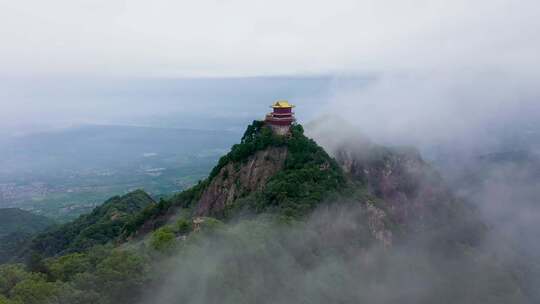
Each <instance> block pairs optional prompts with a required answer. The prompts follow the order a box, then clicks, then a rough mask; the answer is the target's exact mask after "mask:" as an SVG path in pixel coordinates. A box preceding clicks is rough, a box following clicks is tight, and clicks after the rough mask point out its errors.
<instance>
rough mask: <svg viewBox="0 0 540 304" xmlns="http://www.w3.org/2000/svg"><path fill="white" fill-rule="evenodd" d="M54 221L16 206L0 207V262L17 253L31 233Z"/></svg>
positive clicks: (44, 227) (28, 239)
mask: <svg viewBox="0 0 540 304" xmlns="http://www.w3.org/2000/svg"><path fill="white" fill-rule="evenodd" d="M52 225H54V222H53V221H52V220H50V219H48V218H46V217H44V216H40V215H36V214H33V213H31V212H28V211H24V210H21V209H17V208H5V209H0V263H2V262H5V261H7V260H9V259H10V258H12V257H13V256H14V255H16V254H17V252H18V250H19V249H20V248H22V247H24V246H25V245H26V244H27V243H28V242H29V241H30V239H31V237H32V235H34V234H36V233H38V232H41V231H44V230H45V229H46V228H48V227H51V226H52Z"/></svg>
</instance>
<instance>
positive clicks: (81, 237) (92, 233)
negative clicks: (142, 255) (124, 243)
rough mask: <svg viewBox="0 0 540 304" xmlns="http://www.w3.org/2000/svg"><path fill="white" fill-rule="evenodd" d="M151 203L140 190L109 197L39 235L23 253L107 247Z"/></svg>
mask: <svg viewBox="0 0 540 304" xmlns="http://www.w3.org/2000/svg"><path fill="white" fill-rule="evenodd" d="M153 204H155V202H154V200H153V199H152V198H151V197H150V196H149V195H148V194H146V193H145V192H144V191H142V190H137V191H134V192H131V193H128V194H126V195H124V196H115V197H112V198H110V199H108V200H107V201H106V202H105V203H103V205H101V206H99V207H96V208H95V209H94V210H93V211H92V212H91V213H90V214H86V215H81V216H80V217H79V218H78V219H76V220H74V221H73V222H70V223H67V224H64V225H62V226H59V227H57V228H55V229H52V230H51V231H48V232H46V233H42V234H40V235H38V236H37V237H36V238H34V239H33V240H32V243H31V245H30V247H29V248H28V249H27V252H26V253H25V254H26V255H27V256H28V255H30V254H33V253H37V254H39V255H42V256H55V255H58V254H65V253H69V252H81V251H84V250H86V249H89V248H91V247H92V246H95V245H100V244H106V243H108V242H110V241H112V240H115V239H116V238H117V237H118V236H120V234H121V232H122V229H123V228H124V226H125V224H126V223H127V222H128V221H130V220H131V218H132V217H133V215H134V214H136V213H137V212H138V211H140V210H143V209H144V208H145V207H148V206H150V205H153Z"/></svg>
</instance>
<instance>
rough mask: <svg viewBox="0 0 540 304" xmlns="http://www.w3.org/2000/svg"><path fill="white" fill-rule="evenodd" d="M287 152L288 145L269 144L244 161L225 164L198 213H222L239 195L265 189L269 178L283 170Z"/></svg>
mask: <svg viewBox="0 0 540 304" xmlns="http://www.w3.org/2000/svg"><path fill="white" fill-rule="evenodd" d="M287 152H288V150H287V148H286V147H269V148H267V149H265V150H262V151H257V152H256V153H255V154H254V155H252V156H250V157H248V158H247V159H246V160H245V161H242V162H231V163H228V164H227V165H225V166H224V167H223V168H221V170H220V171H219V173H218V174H217V176H215V177H214V178H213V179H212V181H211V182H210V184H209V185H208V187H207V188H206V189H205V191H204V192H203V194H202V196H201V198H200V200H199V202H198V204H197V207H196V211H195V214H196V215H198V216H206V215H214V214H219V213H220V212H221V211H223V210H224V208H225V207H226V206H227V205H230V204H231V203H233V202H234V201H235V200H236V199H238V198H239V197H242V196H243V195H245V194H249V193H252V192H256V191H261V190H263V189H264V186H265V185H266V183H267V182H268V180H269V179H270V178H271V177H272V176H274V174H276V173H277V172H279V171H280V170H281V169H283V166H284V164H285V160H286V159H287Z"/></svg>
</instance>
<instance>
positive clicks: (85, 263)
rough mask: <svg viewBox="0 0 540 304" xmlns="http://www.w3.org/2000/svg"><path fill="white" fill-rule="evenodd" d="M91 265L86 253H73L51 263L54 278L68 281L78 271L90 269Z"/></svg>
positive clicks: (50, 267)
mask: <svg viewBox="0 0 540 304" xmlns="http://www.w3.org/2000/svg"><path fill="white" fill-rule="evenodd" d="M90 267H91V264H90V261H89V259H88V257H87V256H86V254H83V253H72V254H68V255H65V256H62V257H60V258H58V259H56V260H55V261H54V262H53V263H51V264H50V266H49V269H50V272H51V274H52V275H53V277H54V278H56V279H58V280H62V281H64V282H66V281H69V280H71V279H72V278H73V276H74V275H76V274H77V273H82V272H85V271H88V270H89V269H90Z"/></svg>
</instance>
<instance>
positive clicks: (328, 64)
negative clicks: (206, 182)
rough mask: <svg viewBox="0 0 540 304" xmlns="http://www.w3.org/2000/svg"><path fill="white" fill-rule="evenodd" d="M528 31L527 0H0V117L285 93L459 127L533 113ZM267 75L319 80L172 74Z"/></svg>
mask: <svg viewBox="0 0 540 304" xmlns="http://www.w3.org/2000/svg"><path fill="white" fill-rule="evenodd" d="M539 33H540V2H539V1H538V0H474V1H471V0H334V1H317V0H309V1H308V0H297V1H290V0H288V1H286V0H274V1H261V0H245V1H244V0H242V1H241V0H196V1H187V0H186V1H176V0H153V1H142V0H130V1H121V0H51V1H41V0H17V1H13V0H0V106H1V107H2V111H0V126H2V125H5V124H11V125H14V124H16V125H20V124H28V123H32V124H40V123H51V122H62V123H66V122H67V123H72V122H75V123H76V122H111V121H112V122H115V121H120V122H125V121H126V118H129V119H133V118H136V117H142V116H144V115H158V114H163V113H169V114H171V115H176V116H175V117H178V118H177V119H178V120H181V119H182V118H181V114H182V113H180V112H178V111H177V112H174V113H173V110H175V109H176V110H178V109H184V110H185V112H192V111H189V110H188V109H189V107H190V106H191V105H193V103H194V102H199V103H207V105H206V107H207V108H208V109H210V111H211V109H214V110H216V111H219V112H220V113H221V114H223V115H225V114H226V113H227V111H225V110H223V109H227V104H231V105H232V104H233V103H237V104H236V105H235V106H234V107H233V108H241V109H242V108H246V107H243V106H242V103H243V104H246V105H247V104H251V100H253V99H257V102H258V103H260V104H261V110H260V111H261V112H263V111H265V110H266V107H263V105H265V104H267V103H269V102H271V101H272V100H273V99H277V98H293V99H296V102H299V103H300V104H301V105H303V106H304V105H306V106H307V105H308V104H309V100H316V101H317V104H327V105H329V108H334V109H336V108H337V109H339V110H341V112H342V113H344V114H346V116H348V117H347V118H349V119H351V120H355V119H356V120H359V122H360V125H361V127H362V128H364V129H366V130H369V129H370V128H371V129H375V130H374V131H373V132H374V133H380V132H381V125H380V122H381V121H386V122H385V124H384V125H383V127H384V128H383V129H384V130H385V133H387V134H394V135H396V134H398V135H399V136H401V135H402V134H403V133H406V134H411V132H412V131H410V130H409V129H410V128H413V129H414V130H413V131H414V132H415V134H417V137H423V138H424V137H425V138H429V136H427V135H428V134H426V133H425V130H432V131H433V132H437V134H439V133H440V132H443V131H446V132H448V131H452V132H453V131H454V130H456V129H459V131H460V134H463V133H468V132H469V130H470V128H474V129H482V128H484V127H485V126H486V125H489V124H492V123H493V122H494V121H500V120H501V119H502V116H505V117H506V118H504V119H510V118H512V119H513V118H515V117H520V115H522V113H521V112H520V111H526V114H528V115H532V114H535V113H534V112H533V113H531V112H530V111H527V110H522V109H530V108H531V107H530V104H531V103H534V102H536V101H537V100H540V89H539V88H540V81H539V80H540V60H539V55H538V54H540V38H539ZM278 75H281V76H283V75H287V76H292V77H298V76H302V77H305V76H318V75H324V76H325V77H328V78H330V80H329V82H328V83H325V84H323V85H321V83H320V82H318V81H314V82H309V81H308V82H309V83H311V84H308V82H306V83H304V84H302V85H301V84H300V83H295V82H286V84H285V85H284V84H283V83H281V82H280V81H282V80H278V81H277V82H275V81H276V79H274V78H272V79H268V85H267V86H266V87H265V85H264V84H263V83H264V81H263V82H262V83H261V82H258V86H257V87H256V88H253V87H252V84H251V82H250V81H251V80H246V82H245V83H242V82H241V81H240V82H236V83H235V84H234V85H231V86H230V87H228V83H227V82H221V83H220V84H219V85H218V84H217V83H218V82H215V81H214V80H212V81H210V82H208V83H204V82H201V83H198V84H197V86H196V89H192V88H191V87H190V86H189V84H190V82H189V81H188V82H181V81H179V82H177V83H175V82H174V81H173V82H171V80H175V79H190V78H193V77H208V78H215V77H222V78H229V77H242V76H244V77H245V76H278ZM358 75H360V76H361V81H360V82H359V84H358V85H357V84H355V85H352V86H350V85H346V86H344V85H343V84H342V83H341V81H342V80H343V79H344V78H349V77H351V76H358ZM365 77H367V78H371V79H372V81H371V84H370V85H368V86H366V83H365V82H364V81H363V80H362V79H364V78H365ZM149 79H150V80H149ZM332 79H335V80H332ZM161 80H165V81H164V82H163V85H161V84H159V83H160V82H161ZM272 81H274V82H272ZM270 83H273V84H270ZM284 87H286V90H283V88H284ZM311 87H315V88H317V90H316V91H317V93H314V92H313V89H312V88H311ZM224 88H227V89H226V90H224ZM203 95H204V96H203ZM220 98H221V99H220ZM219 101H221V103H222V104H223V105H220V107H217V108H216V107H213V105H214V104H216V103H219ZM523 103H527V104H528V105H527V107H523V106H522V104H523ZM238 104H240V105H238ZM202 108H205V107H204V106H203V107H202ZM304 108H305V107H304ZM251 109H252V110H250V111H249V112H245V113H242V115H244V116H243V117H251V116H253V118H258V117H259V116H256V115H254V114H253V113H255V112H256V110H257V109H258V108H254V107H251ZM321 109H323V111H326V109H325V108H321ZM298 110H299V111H300V113H303V112H302V111H303V110H302V108H301V107H300V108H298ZM234 112H235V113H233V114H234V115H236V114H238V113H237V111H236V110H235V111H234ZM508 113H510V114H508ZM198 114H199V115H202V114H205V113H204V111H203V112H201V113H198ZM234 115H232V116H234ZM212 117H213V116H212ZM508 117H510V118H508ZM445 134H446V133H445ZM451 134H452V135H454V133H451Z"/></svg>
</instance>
